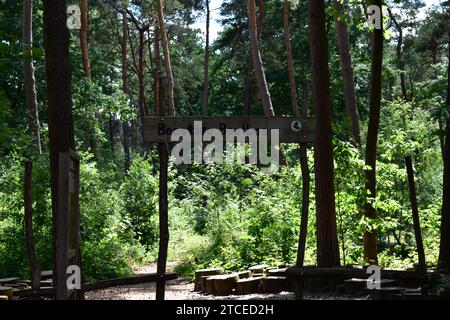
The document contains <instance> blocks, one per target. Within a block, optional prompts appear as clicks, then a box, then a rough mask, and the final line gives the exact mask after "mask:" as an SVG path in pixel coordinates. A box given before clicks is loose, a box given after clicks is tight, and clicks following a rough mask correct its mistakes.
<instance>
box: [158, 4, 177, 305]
mask: <svg viewBox="0 0 450 320" xmlns="http://www.w3.org/2000/svg"><path fill="white" fill-rule="evenodd" d="M156 5H157V10H158V20H159V33H160V36H161V40H162V45H163V54H164V62H165V67H166V77H167V99H168V101H167V109H168V110H167V111H168V114H169V116H171V117H174V116H175V115H176V111H175V104H174V97H173V75H172V65H171V63H170V52H169V43H168V40H167V33H166V27H165V24H164V13H163V7H162V0H157V2H156ZM160 102H162V101H160ZM159 109H160V111H161V114H160V116H161V115H162V112H164V111H165V110H163V109H165V108H164V107H163V105H162V104H161V106H160V108H159ZM158 154H159V251H158V263H157V273H158V274H159V275H161V274H164V273H165V272H166V267H167V251H168V247H169V204H168V196H167V193H168V188H167V180H168V167H169V150H168V145H167V144H163V143H160V144H158ZM164 296H165V281H164V280H160V281H158V282H157V283H156V300H164Z"/></svg>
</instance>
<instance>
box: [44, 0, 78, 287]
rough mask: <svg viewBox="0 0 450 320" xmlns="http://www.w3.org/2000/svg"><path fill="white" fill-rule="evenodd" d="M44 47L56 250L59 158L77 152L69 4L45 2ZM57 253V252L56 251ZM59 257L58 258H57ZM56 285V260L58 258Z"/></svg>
mask: <svg viewBox="0 0 450 320" xmlns="http://www.w3.org/2000/svg"><path fill="white" fill-rule="evenodd" d="M43 8H44V48H45V74H46V81H47V114H48V131H49V146H50V170H51V185H52V188H51V189H52V215H53V216H52V221H53V230H54V232H53V246H54V250H56V238H57V236H58V235H57V229H56V221H57V214H58V209H57V208H58V171H59V165H58V162H59V161H58V159H59V153H60V152H68V151H69V150H75V141H74V133H73V118H72V97H71V95H72V89H71V75H70V65H69V30H68V29H67V25H66V20H67V13H66V11H67V2H66V1H64V0H45V1H44V6H43ZM54 252H55V251H54ZM54 258H55V257H54ZM53 270H54V273H53V277H54V279H55V286H56V285H57V284H56V279H57V274H56V261H55V259H54V269H53Z"/></svg>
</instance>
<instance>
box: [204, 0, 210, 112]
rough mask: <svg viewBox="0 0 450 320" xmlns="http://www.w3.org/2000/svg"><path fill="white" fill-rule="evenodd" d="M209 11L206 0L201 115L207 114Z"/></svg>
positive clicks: (207, 0)
mask: <svg viewBox="0 0 450 320" xmlns="http://www.w3.org/2000/svg"><path fill="white" fill-rule="evenodd" d="M210 16H211V11H210V8H209V0H206V44H205V69H204V76H203V115H205V116H207V115H208V97H209V23H210Z"/></svg>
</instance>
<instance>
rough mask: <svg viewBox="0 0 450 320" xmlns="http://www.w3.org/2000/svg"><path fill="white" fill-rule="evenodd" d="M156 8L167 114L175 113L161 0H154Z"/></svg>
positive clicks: (171, 75) (170, 64)
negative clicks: (165, 84)
mask: <svg viewBox="0 0 450 320" xmlns="http://www.w3.org/2000/svg"><path fill="white" fill-rule="evenodd" d="M156 8H157V11H158V21H159V33H160V36H161V43H162V47H163V55H164V65H165V69H166V78H167V107H168V110H167V111H168V112H169V114H171V115H172V114H173V115H175V114H176V112H175V103H174V96H173V73H172V63H171V61H170V51H169V41H168V40H167V32H166V25H165V22H164V11H163V0H156Z"/></svg>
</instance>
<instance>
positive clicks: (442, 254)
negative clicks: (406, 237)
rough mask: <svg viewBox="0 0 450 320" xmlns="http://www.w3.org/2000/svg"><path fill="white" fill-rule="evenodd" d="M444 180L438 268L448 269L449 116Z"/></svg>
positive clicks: (449, 90) (449, 98)
mask: <svg viewBox="0 0 450 320" xmlns="http://www.w3.org/2000/svg"><path fill="white" fill-rule="evenodd" d="M446 107H447V108H450V31H448V67H447V101H446ZM443 160H444V182H443V190H442V191H443V195H442V218H441V245H440V249H439V262H438V266H439V268H440V269H444V270H447V271H449V270H450V118H449V117H447V120H446V127H445V142H444V159H443Z"/></svg>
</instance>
